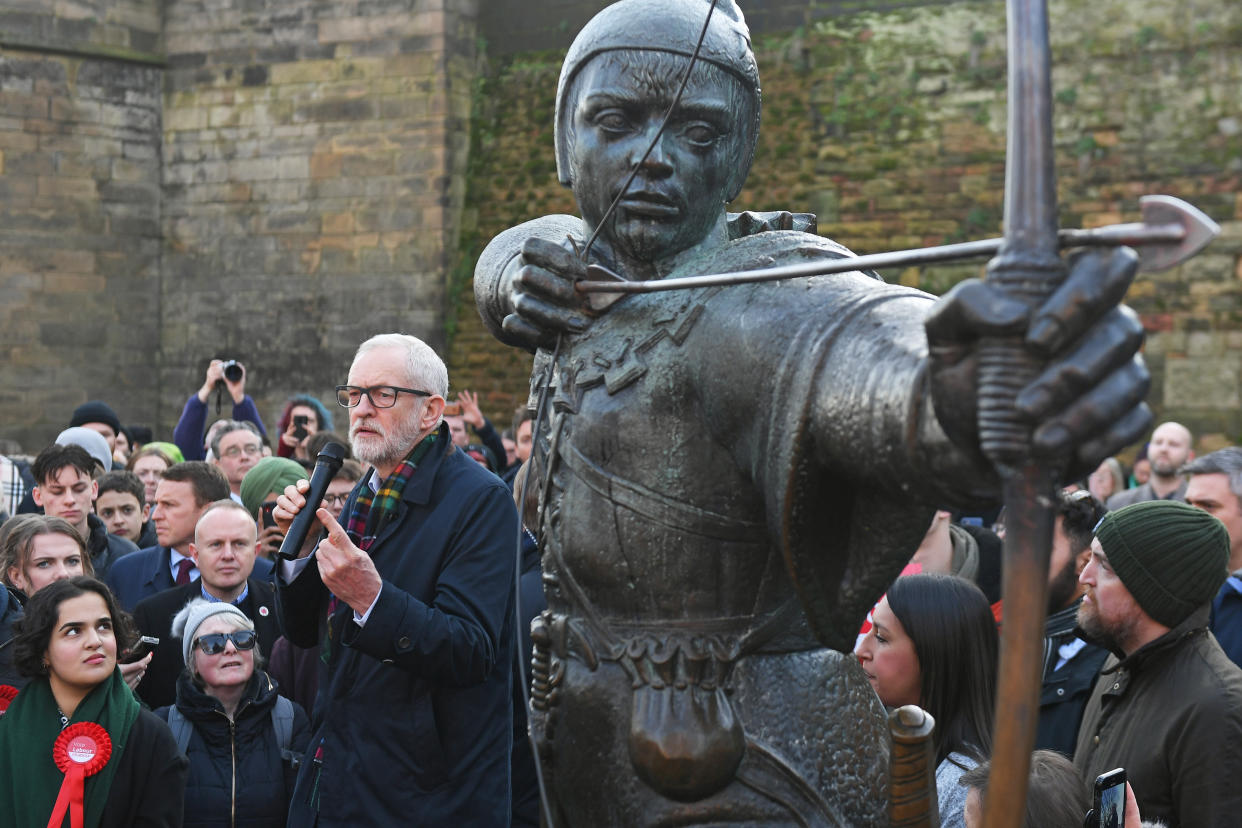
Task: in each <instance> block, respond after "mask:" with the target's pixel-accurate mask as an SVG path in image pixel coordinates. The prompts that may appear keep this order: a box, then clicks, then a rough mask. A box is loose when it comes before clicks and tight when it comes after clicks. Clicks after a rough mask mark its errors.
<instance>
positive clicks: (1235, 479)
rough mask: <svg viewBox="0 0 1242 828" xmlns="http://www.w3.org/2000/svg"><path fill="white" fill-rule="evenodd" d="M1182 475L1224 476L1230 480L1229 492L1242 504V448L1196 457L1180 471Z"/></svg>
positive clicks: (1231, 447) (1226, 449) (1230, 448)
mask: <svg viewBox="0 0 1242 828" xmlns="http://www.w3.org/2000/svg"><path fill="white" fill-rule="evenodd" d="M1179 473H1181V474H1190V475H1195V474H1223V475H1225V476H1226V477H1228V478H1229V491H1231V492H1233V493H1234V494H1235V495H1236V496H1237V497H1238V498H1239V499H1240V502H1242V448H1239V447H1237V446H1230V447H1229V448H1223V449H1220V450H1219V451H1214V452H1212V453H1211V454H1205V455H1203V456H1202V457H1196V458H1195V459H1194V460H1191V461H1190V462H1189V463H1187V464H1186V465H1184V466H1182V467H1181V469H1179Z"/></svg>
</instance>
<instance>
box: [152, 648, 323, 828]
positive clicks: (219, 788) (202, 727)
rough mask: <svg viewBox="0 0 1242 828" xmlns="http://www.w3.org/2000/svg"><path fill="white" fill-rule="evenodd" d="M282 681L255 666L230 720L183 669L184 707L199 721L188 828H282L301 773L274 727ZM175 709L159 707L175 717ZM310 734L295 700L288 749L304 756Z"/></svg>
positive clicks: (180, 699) (190, 748) (180, 705)
mask: <svg viewBox="0 0 1242 828" xmlns="http://www.w3.org/2000/svg"><path fill="white" fill-rule="evenodd" d="M277 695H278V694H277V692H276V683H275V682H273V681H272V680H271V679H270V678H269V677H268V675H267V674H266V673H264V672H263V671H261V670H256V671H255V673H254V675H253V676H252V677H251V679H250V682H249V684H247V686H246V692H245V694H244V695H243V697H242V700H241V703H240V704H238V706H237V712H236V714H235V715H234V717H233V721H232V722H230V721H229V719H228V716H226V715H225V714H224V708H223V706H222V705H221V704H220V702H219V700H217V699H216V698H215V697H213V696H209V695H207V694H206V693H204V692H203V691H202V690H199V689H198V688H197V687H195V686H194V683H193V682H192V681H190V677H189V676H188V675H187V674H185V673H182V675H181V678H180V679H178V681H177V709H178V710H180V711H181V715H182V716H184V717H185V718H186V719H187V720H189V721H190V722H191V723H192V724H193V726H194V729H193V732H192V733H191V735H190V743H189V745H187V746H186V754H187V755H188V756H189V759H190V779H189V782H188V783H187V785H186V790H185V828H194V826H203V828H207V826H211V828H220V826H233V828H268V826H270V827H271V828H283V826H284V825H285V821H286V819H287V817H288V809H289V796H290V794H291V793H292V792H293V782H294V778H295V776H296V771H295V770H294V768H292V767H291V766H290V765H289V763H288V762H285V761H283V760H282V759H281V755H280V746H279V745H277V744H276V731H275V728H274V727H273V725H272V707H273V706H274V705H275V704H276V698H277ZM168 711H169V708H168V707H161V708H160V709H159V710H157V711H156V715H158V716H159V717H160V718H161V719H163V720H164V721H168ZM309 740H310V723H309V721H308V720H307V718H306V713H305V711H303V710H302V708H301V707H299V706H298V705H296V704H295V705H294V706H293V739H292V741H291V742H290V745H289V749H290V750H291V751H292V752H293V754H294V755H298V756H300V755H302V753H303V752H305V750H306V744H307V742H308V741H309Z"/></svg>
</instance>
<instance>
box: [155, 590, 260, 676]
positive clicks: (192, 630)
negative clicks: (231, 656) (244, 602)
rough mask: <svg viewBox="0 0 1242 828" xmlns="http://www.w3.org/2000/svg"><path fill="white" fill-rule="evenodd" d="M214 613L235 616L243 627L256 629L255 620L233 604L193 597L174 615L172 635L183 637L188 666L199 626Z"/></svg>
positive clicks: (183, 648)
mask: <svg viewBox="0 0 1242 828" xmlns="http://www.w3.org/2000/svg"><path fill="white" fill-rule="evenodd" d="M213 615H230V616H233V617H234V618H235V619H236V620H237V623H238V625H239V626H240V627H241V628H242V629H246V630H253V629H254V622H253V621H251V620H250V619H249V618H248V617H247V616H246V613H244V612H242V611H241V610H239V609H238V608H237V607H235V606H233V605H232V604H229V603H226V602H224V601H208V600H207V599H206V598H195V599H193V600H192V601H190V602H189V603H188V604H186V605H185V606H184V607H183V608H182V609H181V611H180V612H178V613H177V614H176V615H175V616H174V617H173V622H172V635H173V638H180V639H181V658H182V660H183V661H184V663H185V665H186V666H187V667H189V666H190V651H191V650H193V649H194V637H195V635H196V634H197V633H198V628H199V626H200V625H201V624H202V623H203V622H204V621H206V620H207V619H208V618H210V617H211V616H213Z"/></svg>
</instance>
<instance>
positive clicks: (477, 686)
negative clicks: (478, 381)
mask: <svg viewBox="0 0 1242 828" xmlns="http://www.w3.org/2000/svg"><path fill="white" fill-rule="evenodd" d="M441 447H443V448H441ZM368 477H370V475H367V477H364V479H363V481H362V482H360V483H359V487H358V488H355V490H354V492H353V494H352V495H351V496H350V500H349V502H348V503H347V504H346V507H345V511H344V512H343V514H344V515H348V514H349V513H350V512H351V511H352V509H353V502H354V499H355V498H356V497H357V495H358V491H359V490H360V488H361V487H362V486H366V485H368V482H367V478H368ZM517 533H518V522H517V510H516V508H515V507H514V505H513V500H512V498H511V497H510V495H509V490H508V488H506V486H505V484H504V483H503V482H501V480H500V478H499V477H497V476H496V475H494V474H492V473H491V472H489V471H487V470H486V469H485V468H483V467H482V466H480V465H479V464H478V463H476V462H475V461H474V460H472V459H470V458H469V457H467V456H466V455H465V454H464V453H463V452H461V451H459V450H457V449H455V448H453V445H452V442H451V441H450V439H449V436H448V429H447V427H445V426H442V427H441V430H440V436H439V437H438V438H437V447H436V449H435V450H433V451H432V452H431V453H430V454H429V455H428V456H427V457H426V458H424V460H423V462H422V463H421V464H420V465H419V467H418V469H417V470H416V471H415V473H414V476H413V478H412V479H411V480H410V481H409V483H408V484H407V486H406V487H405V491H404V493H403V496H402V500H401V503H400V504H399V506H398V514H397V516H396V518H395V519H394V520H393V521H391V522H390V523H389V524H388V526H387V527H386V528H385V529H384V530H383V531H381V532H380V534H379V536H378V537H377V538H376V540H375V542H374V544H372V546H371V550H370V554H371V558H372V559H373V560H374V562H375V566H376V568H377V569H378V570H379V573H380V576H381V577H382V578H383V586H382V588H381V590H380V595H379V598H378V600H377V602H376V605H375V608H374V610H373V611H372V613H371V616H370V617H369V618H368V619H367V623H366V626H364V627H359V626H358V625H357V624H355V623H354V621H353V610H352V609H350V608H349V607H348V606H347V605H346V604H344V602H342V603H341V604H340V605H339V606H338V607H337V608H336V611H335V612H334V613H333V615H332V617H331V619H330V624H331V642H332V652H331V657H330V660H329V662H328V664H327V666H326V675H325V677H324V681H323V682H321V684H320V691H319V698H318V700H317V702H316V705H315V712H314V714H313V716H312V729H313V731H314V736H313V737H312V739H311V744H310V748H309V749H308V752H307V756H306V759H305V760H304V761H303V763H302V767H301V771H300V773H299V776H298V784H297V788H296V790H295V791H294V796H293V802H292V804H291V806H290V814H289V824H290V825H291V826H294V825H296V826H301V825H309V824H313V821H314V815H313V809H314V805H313V804H312V802H313V800H314V799H315V798H317V802H318V808H319V815H318V816H319V825H320V826H324V828H327V827H328V826H347V825H348V826H357V825H449V826H453V828H467V826H486V828H495V827H496V826H506V825H508V824H509V814H510V807H511V805H510V781H509V776H510V771H509V754H510V749H511V744H512V738H513V731H512V727H513V709H512V698H511V695H510V694H511V690H512V683H511V682H512V666H513V658H514V653H513V641H512V637H513V620H512V614H513V591H514V580H515V569H516V567H515V555H514V550H515V544H516V543H517ZM276 581H277V601H278V603H279V604H280V610H281V611H280V616H281V621H282V624H283V628H284V633H285V636H286V637H287V638H288V639H289V640H290V641H291V642H292V643H294V644H296V645H298V646H300V647H309V646H314V645H316V644H318V642H319V641H320V635H321V633H322V632H323V631H324V629H325V622H328V619H327V605H328V599H329V595H328V591H327V589H326V588H325V587H324V585H323V582H322V581H321V580H320V578H319V570H318V567H317V566H316V565H315V563H314V561H311V563H310V564H308V565H307V566H306V569H304V570H303V571H302V573H301V574H300V575H299V576H298V577H297V578H295V579H294V580H293V582H292V583H291V584H285V583H284V581H283V579H282V578H280V577H278V578H277V579H276ZM317 756H318V758H316V757H317Z"/></svg>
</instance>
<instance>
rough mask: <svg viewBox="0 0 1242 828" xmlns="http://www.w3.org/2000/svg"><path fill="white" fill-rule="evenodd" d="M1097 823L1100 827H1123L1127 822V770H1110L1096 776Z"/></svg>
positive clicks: (1094, 805) (1095, 805)
mask: <svg viewBox="0 0 1242 828" xmlns="http://www.w3.org/2000/svg"><path fill="white" fill-rule="evenodd" d="M1093 807H1094V809H1095V815H1096V819H1095V824H1096V825H1098V826H1099V828H1122V826H1124V825H1125V823H1126V771H1125V768H1117V769H1116V770H1110V771H1109V772H1108V773H1102V774H1100V775H1099V776H1097V777H1096V778H1095V802H1094V804H1093Z"/></svg>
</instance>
